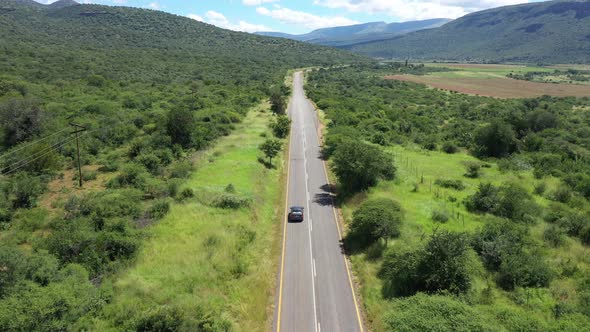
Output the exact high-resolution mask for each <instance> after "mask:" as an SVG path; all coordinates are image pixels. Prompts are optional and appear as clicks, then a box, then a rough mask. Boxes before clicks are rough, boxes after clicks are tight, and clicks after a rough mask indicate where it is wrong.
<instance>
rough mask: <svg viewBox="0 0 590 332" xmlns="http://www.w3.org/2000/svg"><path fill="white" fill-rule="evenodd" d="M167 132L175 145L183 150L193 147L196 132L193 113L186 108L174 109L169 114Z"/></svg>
mask: <svg viewBox="0 0 590 332" xmlns="http://www.w3.org/2000/svg"><path fill="white" fill-rule="evenodd" d="M166 130H167V132H168V135H169V136H170V138H171V139H172V143H173V144H180V145H181V146H182V147H183V148H189V147H191V146H192V143H193V132H194V130H195V118H194V115H193V112H192V111H191V110H189V109H188V108H184V107H177V108H173V109H172V110H170V112H168V118H167V121H166Z"/></svg>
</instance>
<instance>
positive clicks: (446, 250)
mask: <svg viewBox="0 0 590 332" xmlns="http://www.w3.org/2000/svg"><path fill="white" fill-rule="evenodd" d="M468 249H469V242H468V238H467V236H465V234H461V233H450V232H446V231H445V232H440V233H435V234H434V235H432V237H431V238H430V240H429V241H428V243H427V244H426V246H425V247H424V248H421V249H418V250H416V251H411V252H405V253H403V252H402V253H400V252H398V251H393V250H392V251H390V252H388V253H387V255H386V256H385V258H384V260H383V265H382V267H381V270H380V272H379V276H380V277H381V278H382V279H383V281H384V283H383V295H384V296H385V297H394V296H408V295H413V294H415V293H416V292H420V291H422V292H427V293H436V292H440V291H448V292H450V293H453V294H461V293H465V292H467V290H469V288H470V286H471V279H470V276H469V272H468V268H467V264H468V259H469V258H468V254H467V251H468Z"/></svg>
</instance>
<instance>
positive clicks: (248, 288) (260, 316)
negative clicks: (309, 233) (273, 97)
mask: <svg viewBox="0 0 590 332" xmlns="http://www.w3.org/2000/svg"><path fill="white" fill-rule="evenodd" d="M267 108H268V106H265V107H263V108H259V109H257V110H252V111H250V112H249V113H248V115H247V116H246V118H245V119H244V122H243V123H242V124H240V125H239V126H238V128H236V130H235V132H234V133H233V134H231V135H229V136H227V137H224V138H222V139H220V141H219V142H218V143H217V144H216V145H215V146H213V147H212V148H211V149H209V150H207V151H206V152H205V153H204V154H202V155H200V156H199V157H198V160H196V161H195V164H196V168H197V170H198V171H197V172H194V173H193V175H192V177H191V178H190V179H188V180H187V181H186V183H184V184H183V185H182V187H181V188H191V189H192V190H193V192H194V194H195V197H194V198H189V199H187V200H186V201H184V202H182V203H173V204H171V209H170V213H169V214H168V215H167V216H166V217H165V218H164V219H162V220H161V221H160V222H159V223H158V224H156V225H153V226H152V227H150V229H148V230H147V232H148V234H147V237H148V239H147V240H146V243H145V245H144V246H143V248H142V250H141V251H140V253H139V254H138V258H137V261H136V263H135V264H134V265H133V266H131V267H130V268H129V269H127V270H125V271H124V272H123V273H121V275H119V276H116V278H114V280H115V281H114V285H113V292H114V297H113V301H112V303H111V304H109V305H108V306H106V307H105V308H104V309H103V311H102V313H101V315H100V317H102V318H100V319H95V320H94V323H93V328H92V330H97V331H109V330H113V331H115V330H119V329H120V326H114V325H112V324H115V322H128V321H133V319H130V318H133V317H136V316H137V315H138V314H140V313H142V312H146V311H148V312H152V311H153V308H163V307H164V308H175V309H176V310H180V311H182V312H186V313H193V314H194V315H195V316H197V317H198V316H199V314H201V316H202V317H205V318H201V319H212V321H214V322H215V325H214V326H212V328H216V329H219V330H226V329H228V328H230V327H231V326H230V325H233V327H234V328H236V327H239V329H238V330H243V331H262V330H265V329H268V328H269V325H267V324H270V321H269V317H270V316H271V312H272V311H270V312H269V310H270V306H271V305H272V301H273V299H274V298H273V294H272V292H273V290H274V289H275V287H274V283H275V275H276V269H277V259H276V257H278V256H277V255H278V253H279V243H278V239H280V236H279V235H278V234H279V233H278V230H279V228H280V223H279V222H277V220H278V218H280V217H279V215H280V214H281V213H282V211H280V208H279V206H281V202H282V197H283V195H281V194H280V191H281V189H280V182H279V178H280V175H281V172H282V166H279V167H278V168H277V169H267V168H265V167H264V166H263V165H262V164H261V163H259V162H258V161H257V156H258V155H259V151H258V145H260V144H261V143H262V142H263V141H264V138H263V137H261V134H263V133H266V132H267V131H268V127H267V125H268V123H269V121H270V118H271V116H272V115H271V113H270V111H268V110H266V109H267ZM282 162H283V161H282V157H277V159H276V161H273V163H274V164H275V165H282ZM229 184H232V185H233V186H234V188H235V191H236V194H237V195H240V196H242V197H247V198H248V199H250V200H251V202H252V203H251V205H250V207H245V208H240V209H222V208H215V207H212V206H210V204H207V202H206V201H207V200H208V199H210V197H213V196H215V195H216V194H217V195H218V194H220V193H223V192H224V189H225V188H226V187H227V186H228V185H229ZM181 190H182V189H181ZM150 310H151V311H150ZM155 312H157V311H155ZM212 312H216V313H220V314H221V316H220V317H209V315H210V314H211V313H212ZM207 317H209V318H207ZM197 319H199V318H197ZM186 328H188V330H191V327H190V326H187V327H186Z"/></svg>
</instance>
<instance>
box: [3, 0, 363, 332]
mask: <svg viewBox="0 0 590 332" xmlns="http://www.w3.org/2000/svg"><path fill="white" fill-rule="evenodd" d="M353 60H354V61H358V60H360V61H364V60H362V59H361V58H359V57H356V56H353V55H350V54H347V53H343V52H341V51H338V50H334V49H329V48H324V47H319V46H314V45H309V44H304V43H300V42H296V41H291V40H283V39H273V38H266V37H260V36H253V35H249V34H245V33H237V32H232V31H228V30H222V29H218V28H215V27H213V26H211V25H207V24H203V23H200V22H197V21H194V20H191V19H188V18H185V17H180V16H174V15H170V14H165V13H163V12H157V11H151V10H144V9H131V8H124V7H107V6H97V5H77V4H73V3H72V2H69V1H60V2H59V3H57V4H54V5H51V6H44V5H39V4H37V3H36V2H33V1H8V0H2V1H0V330H2V331H65V330H72V329H75V328H83V329H88V328H92V326H93V323H92V322H93V319H96V318H97V317H98V316H100V317H101V319H102V320H103V321H105V322H109V324H111V325H110V326H118V327H120V328H122V329H129V330H135V329H138V330H146V331H147V330H154V329H158V328H164V327H163V326H168V327H170V326H176V327H177V328H178V327H179V326H180V325H183V326H184V329H186V330H192V331H194V330H196V329H198V330H213V329H218V328H219V326H225V327H226V328H231V324H232V323H231V322H229V320H227V319H222V318H220V314H221V313H220V312H216V311H215V310H214V309H213V308H212V306H210V305H209V304H210V303H207V302H206V301H208V300H210V301H214V299H209V298H208V297H206V298H204V299H200V298H199V297H194V298H195V299H199V300H200V301H203V302H198V304H196V305H197V306H198V307H190V308H191V309H190V310H191V311H190V312H188V309H186V305H187V304H186V303H184V305H185V307H183V308H180V309H179V308H178V307H172V306H164V307H162V308H160V307H150V305H151V304H150V303H136V304H137V305H138V306H139V307H137V308H134V309H132V308H129V307H127V308H126V311H125V312H124V313H121V312H119V311H117V312H115V313H113V312H111V313H110V314H109V313H108V312H107V313H103V312H102V310H103V307H104V306H105V305H107V304H109V303H110V302H111V301H112V298H113V296H114V290H113V280H112V279H110V278H111V277H112V276H114V275H115V274H116V273H117V272H121V271H124V270H125V268H126V267H127V266H128V265H129V264H130V263H132V262H133V259H134V257H135V256H136V254H137V253H138V252H139V251H140V248H141V247H142V245H143V244H144V241H145V237H146V233H145V231H144V229H146V227H150V225H152V224H155V223H158V221H159V220H160V219H161V218H163V217H164V216H165V215H166V214H167V213H168V211H169V210H170V208H171V205H172V204H173V203H172V202H183V201H185V200H190V199H192V198H193V196H194V195H195V193H194V192H193V191H192V189H191V188H187V187H186V186H184V183H185V182H186V181H187V180H186V179H187V178H189V177H191V175H192V174H193V172H194V168H193V160H194V155H195V153H196V151H199V150H202V149H204V148H206V147H208V146H210V145H211V144H212V142H213V141H214V140H215V139H216V138H218V137H220V136H224V135H228V134H229V133H230V132H231V131H232V130H233V129H234V128H235V127H236V125H237V124H238V123H239V122H241V120H242V119H243V118H244V116H245V115H246V113H247V112H248V110H249V109H250V108H252V107H253V106H255V105H258V104H260V103H262V102H263V101H265V100H266V99H268V98H269V96H273V98H274V99H275V100H282V99H283V98H284V96H285V94H287V93H288V91H287V89H285V88H282V84H283V80H284V76H285V74H286V70H287V69H288V68H294V67H301V66H310V65H327V64H331V63H346V62H348V61H353ZM257 121H261V120H257ZM71 123H74V124H75V125H76V126H72V125H71ZM81 128H83V131H82V132H79V133H78V135H79V137H80V159H81V164H82V165H81V166H82V179H83V182H84V183H83V187H82V188H78V180H79V175H78V172H77V152H76V141H75V135H74V134H73V132H74V131H76V130H82V129H81ZM256 137H259V136H256ZM254 154H255V152H254ZM253 162H254V165H255V166H256V165H258V164H257V163H256V161H255V160H254V161H253ZM260 167H262V165H260ZM242 189H243V188H238V189H237V190H238V191H239V190H242ZM234 196H236V197H237V194H236V195H234ZM234 196H231V197H234ZM231 197H230V198H231ZM267 203H268V204H267V205H271V206H272V203H271V202H267ZM174 204H176V203H174ZM179 204H181V203H179ZM212 209H213V208H212ZM207 211H208V210H207ZM267 215H268V214H267ZM231 234H233V233H231ZM236 234H237V233H236ZM247 234H250V235H252V233H247ZM255 234H256V233H254V235H252V236H255ZM232 236H233V235H232ZM236 236H237V235H236ZM240 236H242V235H240ZM249 241H250V242H248V243H251V242H252V241H254V238H252V239H251V240H249ZM230 243H233V242H230ZM240 248H242V249H239V248H238V249H235V248H233V247H232V249H231V250H228V251H227V254H228V255H232V256H231V257H233V259H234V261H235V264H242V262H241V261H239V258H238V256H234V252H233V251H232V250H245V249H243V247H240ZM238 268H241V269H242V270H238V273H237V274H235V275H237V277H232V278H238V277H239V276H242V275H244V274H245V273H246V272H244V271H243V269H244V265H243V264H242V265H240V266H239V267H238ZM232 271H233V270H232ZM231 275H232V276H234V274H231ZM263 300H264V298H263ZM168 304H170V303H168ZM220 306H221V305H220V304H219V303H217V307H220ZM263 310H264V303H263ZM114 315H118V317H120V318H118V320H117V321H112V316H114ZM81 318H83V320H82V321H81ZM257 319H258V320H259V321H262V324H264V318H257ZM154 324H156V325H154ZM158 324H159V325H158ZM175 324H176V325H175ZM154 326H156V327H154ZM158 326H159V327H158Z"/></svg>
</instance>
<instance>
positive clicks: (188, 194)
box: [179, 188, 195, 201]
mask: <svg viewBox="0 0 590 332" xmlns="http://www.w3.org/2000/svg"><path fill="white" fill-rule="evenodd" d="M193 197H195V192H194V191H193V190H192V189H191V188H184V189H183V190H182V191H181V192H180V196H179V199H180V200H181V201H184V200H185V199H189V198H193Z"/></svg>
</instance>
